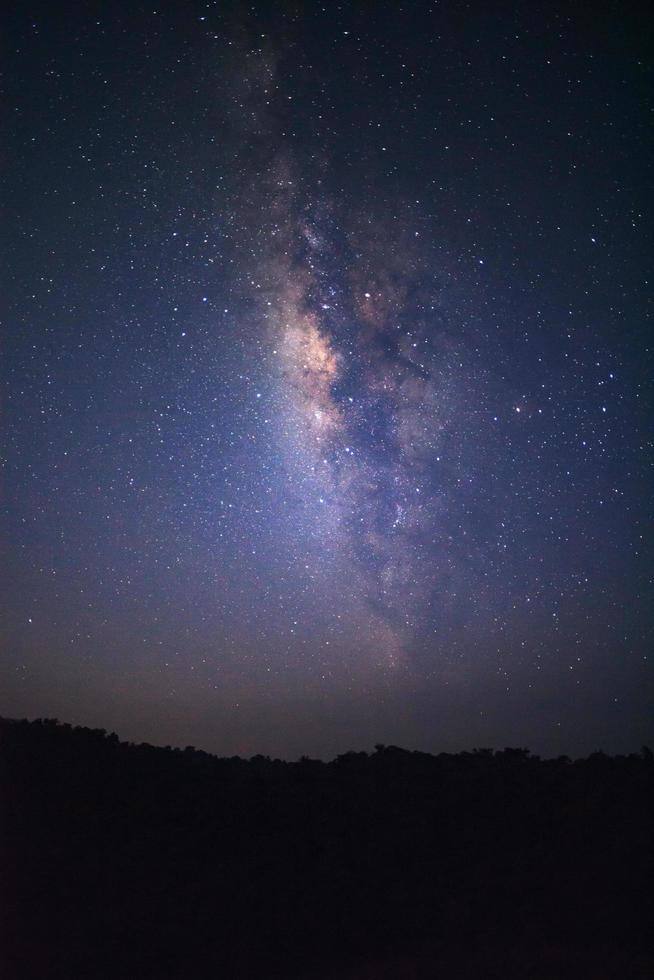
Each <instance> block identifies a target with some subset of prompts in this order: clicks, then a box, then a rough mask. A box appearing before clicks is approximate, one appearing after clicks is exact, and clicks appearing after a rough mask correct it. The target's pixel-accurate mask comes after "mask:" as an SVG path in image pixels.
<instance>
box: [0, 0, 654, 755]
mask: <svg viewBox="0 0 654 980" xmlns="http://www.w3.org/2000/svg"><path fill="white" fill-rule="evenodd" d="M473 8H474V9H473ZM473 8H470V9H468V8H465V11H464V9H463V8H460V9H459V7H458V6H457V5H455V4H441V5H438V6H437V7H432V6H431V5H428V4H422V3H416V4H414V5H411V9H410V10H408V9H407V10H405V11H401V10H399V9H398V8H397V7H396V5H394V4H379V5H375V10H374V16H373V15H372V14H371V8H370V7H369V6H368V5H366V4H363V3H353V4H350V5H348V6H347V8H343V9H340V8H338V7H334V6H333V5H327V6H326V7H325V8H324V9H323V8H321V7H319V6H316V7H314V6H313V5H306V6H304V7H303V6H301V5H300V6H297V7H296V6H294V5H293V4H289V5H286V4H267V3H261V4H259V3H257V4H255V5H254V6H253V7H247V8H246V7H244V6H243V5H240V4H233V5H227V6H224V5H220V6H217V5H211V4H209V5H201V6H196V5H195V4H191V5H184V7H183V9H182V8H181V7H180V9H179V10H176V9H175V10H174V9H172V8H171V9H170V10H168V11H153V10H150V9H147V10H146V9H145V8H141V7H140V6H139V5H138V4H137V5H136V6H135V7H133V9H132V8H131V7H130V9H129V10H127V9H126V10H124V11H122V12H119V13H117V14H116V16H115V18H113V19H111V21H109V20H105V19H103V17H101V16H100V15H98V17H95V16H93V17H91V16H90V15H87V13H85V12H84V11H80V10H78V9H77V8H73V7H70V9H69V8H68V7H67V6H66V5H64V9H61V10H59V11H57V12H53V11H51V10H50V9H49V8H47V7H44V8H43V9H42V10H40V9H39V10H35V11H32V12H30V14H29V16H28V15H27V13H25V12H24V11H17V12H16V13H15V15H13V19H12V25H11V31H12V37H13V38H15V43H14V41H12V43H11V45H10V46H11V51H12V53H11V55H10V61H11V65H10V66H9V71H10V74H11V76H12V77H13V78H14V79H15V86H14V88H13V89H12V91H11V93H10V96H9V100H10V105H11V113H12V118H14V120H15V131H14V133H13V137H12V139H13V142H12V150H11V154H10V159H11V163H12V168H11V175H10V177H9V182H10V185H11V186H10V187H9V194H8V196H7V199H8V200H11V201H12V202H15V213H16V221H15V224H14V227H13V229H12V231H11V236H10V240H11V242H12V246H11V255H10V262H9V266H10V276H9V282H10V288H9V293H10V311H9V319H8V322H9V330H8V343H7V355H8V356H7V358H6V361H5V375H4V380H5V392H6V405H7V413H6V416H7V425H6V429H5V431H6V434H7V438H6V453H5V458H6V505H5V515H6V522H7V523H6V528H7V533H6V535H5V539H6V542H7V550H8V554H9V560H8V561H7V562H6V565H7V567H8V568H10V569H11V576H10V577H9V581H8V582H7V584H6V587H5V589H4V599H3V604H4V609H5V613H6V617H5V618H6V622H7V630H6V639H7V649H8V651H9V653H8V656H7V657H6V658H5V662H4V664H3V666H2V678H1V679H2V689H3V690H4V691H5V697H6V703H5V704H4V705H0V714H7V715H10V716H15V715H27V716H35V715H53V716H55V715H56V716H59V717H60V718H62V719H63V720H67V721H71V722H80V723H86V724H91V725H102V726H103V727H106V728H113V729H116V730H117V731H119V733H120V734H121V736H123V737H125V738H133V739H139V740H140V739H149V740H150V741H152V742H156V743H166V742H170V743H171V744H173V743H174V744H186V743H193V744H196V745H198V746H201V747H203V748H208V749H210V750H212V751H216V752H219V753H226V754H229V753H242V754H246V755H247V754H252V753H254V752H264V753H270V754H275V753H279V754H281V755H284V756H297V755H299V754H301V753H303V752H306V753H309V754H315V755H322V756H329V755H332V754H334V753H335V752H341V751H345V750H347V749H350V748H367V747H370V745H372V744H374V742H375V741H382V742H397V743H399V744H402V745H406V746H407V747H416V748H424V749H427V750H431V751H438V750H441V749H447V750H454V749H461V748H470V747H472V746H474V745H500V746H501V745H504V744H520V745H529V746H530V747H531V748H532V749H533V750H534V751H541V752H552V753H559V752H566V753H574V752H586V751H591V750H592V749H594V748H597V747H598V746H600V745H601V746H602V747H604V748H607V749H612V750H614V751H622V750H627V749H629V750H631V749H632V748H638V747H639V746H640V744H641V743H642V742H645V741H647V737H648V733H649V732H650V728H649V724H650V723H649V720H648V716H649V712H648V704H647V699H646V697H645V694H644V691H645V690H646V689H647V687H646V683H645V681H646V677H647V676H648V671H649V661H648V659H647V657H648V651H649V646H650V638H651V629H652V613H651V610H652V609H653V608H654V601H652V596H651V572H650V569H651V567H652V563H651V561H649V560H648V559H649V558H650V555H649V553H648V544H647V540H648V539H647V535H646V529H647V526H648V521H649V510H650V508H649V497H650V495H649V489H648V488H649V482H648V480H649V476H650V471H649V466H650V462H651V456H650V455H648V452H649V450H651V431H650V428H649V426H648V422H647V414H646V404H647V393H648V390H649V388H648V385H649V383H650V377H651V374H650V372H648V355H649V349H648V339H647V338H648V332H647V328H648V323H647V316H648V309H647V291H646V287H645V285H644V284H645V280H646V277H647V266H646V261H645V258H644V256H645V255H646V254H647V249H646V244H647V228H648V222H647V221H646V219H645V215H646V210H647V209H646V204H645V197H646V195H645V187H646V181H645V177H644V173H645V167H644V164H643V160H644V156H645V152H644V145H643V141H644V135H643V134H644V132H645V127H644V118H645V116H644V111H645V110H644V108H643V105H642V100H641V98H640V95H639V93H640V92H641V86H642V81H641V76H640V74H639V72H640V71H641V69H640V68H639V67H638V66H639V65H642V63H643V58H644V55H643V51H642V42H641V40H640V38H641V36H642V32H641V30H640V27H639V23H638V18H637V17H635V14H634V17H633V18H631V14H628V13H625V12H624V11H622V12H621V13H620V18H619V19H620V30H619V32H617V33H616V30H615V27H616V25H615V24H614V23H613V21H612V17H611V16H610V15H609V14H606V17H605V18H604V19H602V18H594V19H593V21H592V23H591V22H590V21H587V20H586V18H585V16H584V15H583V13H581V12H577V13H573V12H571V11H570V9H569V7H568V6H566V5H560V6H557V5H556V4H555V6H554V7H552V5H551V4H547V5H543V6H542V8H539V7H538V5H537V7H536V8H534V7H533V5H530V8H529V11H527V10H526V8H525V9H522V8H520V7H517V6H516V7H511V12H510V14H507V17H506V18H505V17H502V16H499V14H498V15H496V14H495V13H494V12H493V11H490V10H489V8H488V7H487V5H482V4H479V5H477V6H475V5H474V4H473ZM602 16H603V17H604V15H602ZM619 38H621V40H619ZM117 66H119V67H117ZM627 148H628V149H627Z"/></svg>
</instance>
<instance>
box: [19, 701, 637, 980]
mask: <svg viewBox="0 0 654 980" xmlns="http://www.w3.org/2000/svg"><path fill="white" fill-rule="evenodd" d="M653 773H654V761H653V758H652V753H651V752H650V751H649V750H647V749H644V750H643V751H642V753H640V754H634V755H629V756H619V757H609V756H606V755H604V754H602V753H595V754H593V755H591V756H590V757H589V758H587V759H584V760H579V761H575V762H572V761H570V760H569V759H567V758H560V759H554V760H540V759H538V758H537V757H533V756H531V755H530V754H529V752H528V751H527V750H525V749H505V750H504V751H501V752H493V751H490V750H480V751H474V752H463V753H460V754H458V755H446V754H441V755H438V756H431V755H427V754H424V753H420V752H407V751H404V750H402V749H399V748H396V747H392V746H390V747H384V746H377V747H376V750H375V752H374V753H373V754H370V755H368V754H366V753H365V752H357V753H355V752H351V753H347V754H345V755H342V756H339V757H338V758H337V759H335V760H334V761H333V762H329V763H323V762H318V761H315V760H311V759H302V760H300V761H299V762H294V763H289V762H281V761H278V760H272V759H269V758H265V757H262V756H257V757H255V758H253V759H250V760H249V761H246V760H243V759H239V758H230V759H220V758H216V757H214V756H210V755H208V754H206V753H205V752H200V751H197V750H195V749H193V748H187V749H185V750H177V749H175V750H171V749H169V748H166V749H162V748H153V747H152V746H149V745H130V744H125V743H121V742H119V740H118V738H117V737H116V735H108V734H107V733H106V732H104V731H102V730H97V729H88V728H71V727H70V726H69V725H61V724H58V723H57V722H56V721H52V720H46V721H41V720H39V721H36V722H31V723H30V722H25V721H12V722H8V721H5V722H1V723H0V780H1V782H0V792H1V797H0V799H1V809H2V881H3V886H2V887H3V906H4V907H3V910H2V930H3V933H4V936H3V939H2V949H3V950H4V953H0V955H1V956H3V957H4V959H5V962H4V963H3V964H2V966H3V967H4V970H3V971H2V976H3V977H6V978H7V980H13V978H16V980H18V978H20V980H23V978H32V977H34V978H36V977H39V978H41V980H47V978H51V977H57V978H59V977H61V978H68V980H77V978H80V980H82V978H84V980H87V978H95V977H98V978H105V977H106V978H109V977H111V978H112V980H122V978H157V980H166V978H179V980H181V978H204V977H214V978H218V977H221V978H230V980H231V978H234V980H240V978H255V977H256V978H259V977H261V978H264V977H265V978H268V977H280V978H292V977H305V978H312V980H314V978H315V980H318V978H320V980H331V978H334V980H335V978H343V980H354V978H357V980H359V978H361V980H364V978H365V980H368V978H370V980H373V978H374V980H380V978H398V980H399V978H412V977H413V978H437V977H446V978H448V980H449V978H459V977H461V978H467V977H470V978H472V977H474V978H481V980H485V978H490V977H498V978H499V977H503V978H505V977H516V978H517V977H520V978H521V980H522V978H536V980H538V978H555V977H556V978H558V977H562V978H573V977H574V978H580V977H582V978H583V977H589V978H591V977H592V978H594V980H597V978H603V977H615V978H616V980H617V978H620V980H625V978H628V977H633V978H637V977H645V976H647V975H649V973H650V971H649V970H648V963H649V962H650V961H649V960H648V948H647V936H648V928H649V925H650V922H651V901H650V892H649V874H650V871H651V855H652V835H651V816H652V807H651V790H652V776H653Z"/></svg>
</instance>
